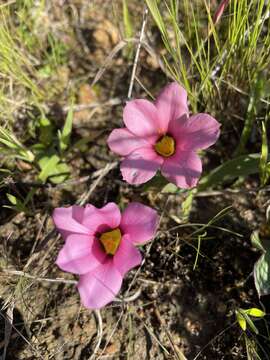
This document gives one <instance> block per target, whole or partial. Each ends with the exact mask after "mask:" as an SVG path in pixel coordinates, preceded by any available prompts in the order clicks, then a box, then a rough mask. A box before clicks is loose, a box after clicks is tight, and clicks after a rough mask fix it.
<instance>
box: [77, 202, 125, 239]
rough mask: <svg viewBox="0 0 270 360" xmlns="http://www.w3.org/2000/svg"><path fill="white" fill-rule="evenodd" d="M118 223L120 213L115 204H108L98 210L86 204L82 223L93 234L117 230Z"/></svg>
mask: <svg viewBox="0 0 270 360" xmlns="http://www.w3.org/2000/svg"><path fill="white" fill-rule="evenodd" d="M120 221H121V213H120V210H119V208H118V206H117V205H116V204H115V203H108V204H107V205H105V206H104V207H102V208H100V209H98V208H96V207H95V206H93V205H90V204H88V205H86V207H85V212H84V217H83V221H82V223H83V225H84V226H85V227H87V228H88V229H90V230H91V232H92V233H93V234H95V233H97V232H98V233H101V232H103V231H106V230H108V229H115V228H117V227H118V226H119V224H120Z"/></svg>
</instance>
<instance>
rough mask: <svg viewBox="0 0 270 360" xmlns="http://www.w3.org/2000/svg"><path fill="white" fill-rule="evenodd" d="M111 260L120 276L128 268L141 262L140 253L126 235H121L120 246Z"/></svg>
mask: <svg viewBox="0 0 270 360" xmlns="http://www.w3.org/2000/svg"><path fill="white" fill-rule="evenodd" d="M113 262H114V265H115V267H116V268H117V270H118V271H119V272H120V273H121V274H122V276H125V274H126V273H127V272H128V271H129V270H130V269H132V268H134V267H135V266H138V265H140V264H141V262H142V255H141V253H140V251H139V250H138V249H137V248H136V247H135V246H134V245H133V244H132V243H131V241H130V239H129V236H128V235H124V236H123V237H122V239H121V243H120V246H119V248H118V250H117V252H116V254H115V255H114V257H113Z"/></svg>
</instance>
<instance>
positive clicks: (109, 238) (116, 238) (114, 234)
mask: <svg viewBox="0 0 270 360" xmlns="http://www.w3.org/2000/svg"><path fill="white" fill-rule="evenodd" d="M121 237H122V235H121V231H120V230H119V229H114V230H111V231H107V232H104V233H103V234H101V236H100V238H99V240H100V242H101V244H102V245H103V247H104V250H105V252H106V254H108V255H114V254H115V253H116V250H117V249H118V247H119V245H120V242H121Z"/></svg>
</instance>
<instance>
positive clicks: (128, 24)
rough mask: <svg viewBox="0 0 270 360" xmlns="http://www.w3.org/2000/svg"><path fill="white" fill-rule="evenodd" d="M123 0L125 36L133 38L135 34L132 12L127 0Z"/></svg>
mask: <svg viewBox="0 0 270 360" xmlns="http://www.w3.org/2000/svg"><path fill="white" fill-rule="evenodd" d="M122 2H123V18H124V27H125V37H127V38H131V37H132V35H133V27H132V23H131V19H130V14H129V10H128V5H127V1H126V0H122Z"/></svg>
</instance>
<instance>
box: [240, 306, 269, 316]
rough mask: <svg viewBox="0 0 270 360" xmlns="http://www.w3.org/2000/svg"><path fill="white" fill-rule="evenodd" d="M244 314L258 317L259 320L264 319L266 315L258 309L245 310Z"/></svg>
mask: <svg viewBox="0 0 270 360" xmlns="http://www.w3.org/2000/svg"><path fill="white" fill-rule="evenodd" d="M244 312H245V313H246V314H247V315H250V316H254V317H259V318H262V317H264V316H265V315H266V314H265V312H264V311H262V310H260V309H257V308H251V309H247V310H244Z"/></svg>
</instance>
